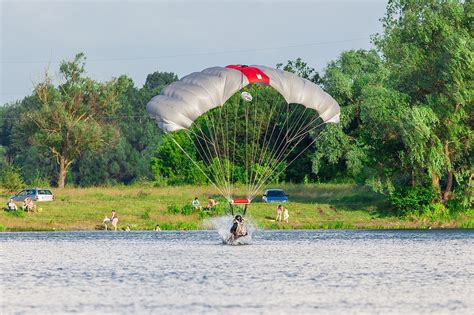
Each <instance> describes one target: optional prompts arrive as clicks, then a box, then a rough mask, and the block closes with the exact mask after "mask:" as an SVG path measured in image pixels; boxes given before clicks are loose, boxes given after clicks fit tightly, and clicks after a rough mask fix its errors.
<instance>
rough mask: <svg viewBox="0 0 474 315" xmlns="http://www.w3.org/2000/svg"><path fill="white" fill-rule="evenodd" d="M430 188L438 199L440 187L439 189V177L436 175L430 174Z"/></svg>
mask: <svg viewBox="0 0 474 315" xmlns="http://www.w3.org/2000/svg"><path fill="white" fill-rule="evenodd" d="M431 187H433V191H434V192H436V193H437V194H438V198H439V197H440V191H441V189H440V187H439V176H438V174H436V173H434V172H433V173H432V174H431Z"/></svg>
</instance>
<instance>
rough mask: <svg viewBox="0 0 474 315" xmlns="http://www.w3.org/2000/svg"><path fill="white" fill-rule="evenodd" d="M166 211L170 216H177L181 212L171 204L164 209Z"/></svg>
mask: <svg viewBox="0 0 474 315" xmlns="http://www.w3.org/2000/svg"><path fill="white" fill-rule="evenodd" d="M166 211H167V212H168V213H170V214H178V213H180V212H181V209H180V208H179V207H178V206H177V205H175V204H171V205H169V206H168V208H166Z"/></svg>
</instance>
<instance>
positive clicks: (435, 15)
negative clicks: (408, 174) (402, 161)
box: [375, 0, 474, 201]
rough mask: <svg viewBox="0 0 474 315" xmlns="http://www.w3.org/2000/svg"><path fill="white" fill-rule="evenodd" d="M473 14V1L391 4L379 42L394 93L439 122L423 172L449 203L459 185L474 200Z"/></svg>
mask: <svg viewBox="0 0 474 315" xmlns="http://www.w3.org/2000/svg"><path fill="white" fill-rule="evenodd" d="M473 8H474V4H473V2H472V1H445V0H427V1H419V0H392V1H389V3H388V7H387V13H386V15H385V17H384V18H383V19H382V21H383V24H384V34H383V35H378V36H376V37H375V43H376V45H377V46H378V48H379V49H380V51H381V52H382V53H383V55H384V58H385V60H386V65H387V67H388V68H389V70H390V72H391V81H392V83H393V85H394V87H395V88H396V89H397V90H399V91H403V93H406V94H407V95H408V97H409V98H408V102H409V104H410V107H411V108H412V109H413V110H419V109H423V111H424V112H426V113H427V112H430V113H433V114H434V116H435V117H436V119H435V120H436V121H434V120H433V124H432V126H431V128H430V129H431V130H429V131H427V132H429V135H428V136H427V137H426V139H424V140H425V141H426V142H425V150H424V152H422V153H421V154H422V155H423V157H422V160H423V163H422V165H421V166H422V167H423V169H424V171H425V174H426V173H428V174H429V176H430V177H431V185H432V187H433V189H434V190H435V191H438V192H439V194H440V197H441V198H442V199H443V200H445V201H446V200H448V199H449V198H450V196H451V193H452V190H453V187H454V180H455V181H456V183H457V185H458V190H459V192H460V193H461V191H464V192H469V191H470V192H471V194H472V186H471V185H472V178H473V176H474V169H473V165H474V163H473V160H472V141H473V138H474V134H473V130H472V126H474V112H473V94H474V88H473V74H474V64H473V57H474V55H473V54H474V49H473V48H474V40H473V38H472V37H473V34H474V32H473V24H472V16H473ZM441 181H443V182H444V189H442V188H443V187H442V186H441ZM461 194H462V193H461Z"/></svg>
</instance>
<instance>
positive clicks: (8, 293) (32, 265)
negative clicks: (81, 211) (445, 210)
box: [0, 217, 474, 314]
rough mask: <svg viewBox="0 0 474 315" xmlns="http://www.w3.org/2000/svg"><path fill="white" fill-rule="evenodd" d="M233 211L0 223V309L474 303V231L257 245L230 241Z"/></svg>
mask: <svg viewBox="0 0 474 315" xmlns="http://www.w3.org/2000/svg"><path fill="white" fill-rule="evenodd" d="M229 219H230V220H231V219H232V218H231V217H230V218H227V219H222V222H218V223H217V224H216V223H214V224H215V225H214V226H215V228H216V230H217V231H190V232H160V233H157V232H129V233H127V232H103V231H101V232H67V233H65V232H63V233H60V232H56V233H0V248H1V251H0V258H1V263H2V267H1V268H2V269H1V270H2V273H1V276H2V278H1V279H2V280H1V287H0V289H1V294H0V302H1V303H0V304H1V309H0V313H2V314H12V313H28V314H30V313H32V314H45V313H165V314H169V313H173V314H189V313H192V314H194V313H206V314H213V313H214V314H221V313H231V314H233V313H240V314H242V313H245V314H247V313H249V314H251V313H258V314H261V313H265V314H267V313H333V314H341V313H363V314H366V313H442V314H446V313H453V314H469V313H471V311H472V309H474V298H473V297H474V287H473V286H474V285H473V283H474V251H473V248H474V246H473V245H474V233H473V232H472V231H456V230H452V231H434V230H430V231H346V230H336V231H331V230H329V231H287V230H284V231H261V230H257V229H255V228H253V229H252V236H251V240H252V242H251V245H248V246H224V245H222V243H221V239H222V237H221V234H220V233H219V228H221V229H222V231H223V232H226V231H227V230H228V228H229V226H230V224H229V222H231V221H229ZM226 220H227V221H226ZM228 221H229V222H228ZM25 294H26V295H25Z"/></svg>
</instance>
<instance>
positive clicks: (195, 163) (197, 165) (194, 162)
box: [171, 137, 225, 196]
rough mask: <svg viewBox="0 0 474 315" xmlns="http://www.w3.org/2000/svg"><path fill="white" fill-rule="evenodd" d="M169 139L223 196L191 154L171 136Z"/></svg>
mask: <svg viewBox="0 0 474 315" xmlns="http://www.w3.org/2000/svg"><path fill="white" fill-rule="evenodd" d="M171 140H173V142H174V143H175V144H176V145H177V146H178V148H180V149H181V151H183V153H184V154H185V155H186V156H187V157H188V159H189V160H191V162H193V164H194V165H195V166H196V167H197V168H198V169H199V170H200V171H201V173H203V174H204V176H205V177H206V178H207V179H208V180H209V182H211V183H212V184H213V185H214V187H215V188H216V189H217V190H218V191H219V192H220V193H221V195H222V196H225V194H224V193H223V192H222V190H221V189H220V188H219V187H217V185H216V184H214V182H213V181H212V180H211V179H210V178H209V176H207V174H206V173H205V172H204V171H203V169H202V168H201V167H200V166H199V164H198V163H197V162H196V161H194V160H193V158H191V156H190V155H189V154H188V153H187V152H186V150H184V149H183V147H182V146H181V145H180V144H179V143H178V141H176V140H175V139H174V138H173V137H171Z"/></svg>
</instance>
